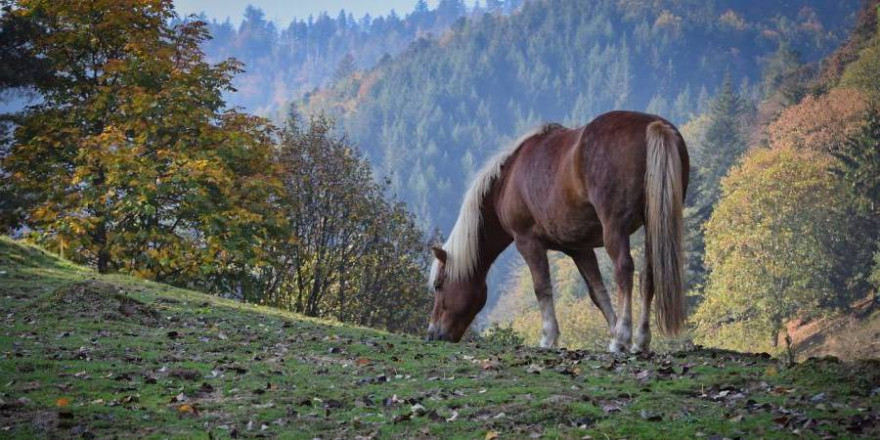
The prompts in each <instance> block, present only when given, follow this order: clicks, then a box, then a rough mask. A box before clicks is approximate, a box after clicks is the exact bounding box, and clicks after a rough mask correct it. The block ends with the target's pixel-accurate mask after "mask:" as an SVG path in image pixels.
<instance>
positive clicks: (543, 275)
mask: <svg viewBox="0 0 880 440" xmlns="http://www.w3.org/2000/svg"><path fill="white" fill-rule="evenodd" d="M516 248H517V250H519V253H520V254H522V256H523V259H524V260H525V261H526V264H528V266H529V270H530V271H531V273H532V282H533V283H534V285H535V296H537V297H538V305H539V306H540V307H541V320H542V321H543V324H542V326H541V332H542V335H541V347H544V348H551V347H556V344H557V342H559V323H558V322H557V321H556V310H555V309H554V307H553V283H552V281H551V279H550V264H549V263H548V261H547V248H546V247H544V246H543V245H542V244H541V243H539V242H538V241H537V240H534V239H527V238H520V237H517V239H516Z"/></svg>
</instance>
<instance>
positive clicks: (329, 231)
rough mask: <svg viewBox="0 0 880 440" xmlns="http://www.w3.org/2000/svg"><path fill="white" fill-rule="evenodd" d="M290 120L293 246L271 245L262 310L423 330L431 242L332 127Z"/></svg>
mask: <svg viewBox="0 0 880 440" xmlns="http://www.w3.org/2000/svg"><path fill="white" fill-rule="evenodd" d="M301 124H302V121H299V120H298V119H297V117H296V116H295V113H292V114H291V117H290V119H289V121H288V124H287V127H286V128H285V129H284V130H283V132H282V136H281V145H280V149H279V151H278V153H277V156H278V164H279V166H280V169H281V172H282V181H283V184H284V197H283V198H282V199H280V200H279V205H280V207H281V211H282V212H283V215H284V218H285V220H286V224H287V227H288V228H289V233H290V234H291V239H290V240H286V241H276V242H273V243H272V245H273V246H272V247H271V251H270V254H271V258H270V260H271V261H272V262H273V263H272V264H271V267H267V268H264V275H265V281H266V288H265V289H263V292H264V293H263V297H262V301H261V302H265V303H267V304H271V305H274V306H277V307H282V308H286V309H290V310H294V311H297V312H299V313H303V314H305V315H308V316H329V317H334V318H336V319H338V320H340V321H344V322H353V323H357V324H360V325H367V326H375V327H383V328H388V329H391V330H409V331H416V330H420V329H421V328H422V327H424V320H425V317H426V316H427V311H428V306H429V299H430V298H429V296H428V294H427V290H426V288H425V278H424V272H425V269H426V267H427V256H428V255H429V252H428V250H427V247H426V244H427V241H426V240H425V239H424V238H423V235H422V233H421V231H420V230H419V229H418V228H417V227H416V225H415V221H414V218H413V216H412V215H411V214H410V213H409V212H407V211H406V209H405V207H404V205H403V204H402V203H400V202H396V201H394V200H393V199H392V198H389V197H388V196H387V194H386V189H387V183H386V184H382V183H378V182H377V181H376V180H375V178H374V176H373V173H372V168H371V166H370V164H369V163H368V162H367V161H365V160H364V159H362V158H361V156H360V155H359V153H358V152H357V150H356V149H355V147H354V146H352V145H351V144H350V143H349V142H348V140H347V139H346V138H345V137H337V136H335V135H334V134H333V132H332V128H333V125H332V123H331V122H330V121H329V120H327V119H325V118H323V117H315V118H312V119H311V120H310V121H309V122H308V123H307V124H302V125H303V126H301Z"/></svg>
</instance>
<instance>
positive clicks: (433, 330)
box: [425, 324, 451, 341]
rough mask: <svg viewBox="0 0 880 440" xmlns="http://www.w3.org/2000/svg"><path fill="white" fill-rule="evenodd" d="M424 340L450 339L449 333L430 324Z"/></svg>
mask: <svg viewBox="0 0 880 440" xmlns="http://www.w3.org/2000/svg"><path fill="white" fill-rule="evenodd" d="M425 340H426V341H451V339H450V338H449V335H448V334H447V333H446V332H444V331H442V330H441V329H440V327H439V326H435V325H433V324H431V325H430V326H429V327H428V336H427V337H425Z"/></svg>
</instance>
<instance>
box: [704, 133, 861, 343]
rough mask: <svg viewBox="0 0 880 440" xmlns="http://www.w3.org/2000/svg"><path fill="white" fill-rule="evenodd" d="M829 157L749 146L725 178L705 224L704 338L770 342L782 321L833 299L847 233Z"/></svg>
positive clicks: (813, 312)
mask: <svg viewBox="0 0 880 440" xmlns="http://www.w3.org/2000/svg"><path fill="white" fill-rule="evenodd" d="M829 161H830V158H829V157H827V156H824V155H822V154H820V153H815V152H809V151H799V150H795V149H792V148H778V149H772V150H767V149H761V150H756V151H754V152H752V153H751V154H750V155H749V156H748V158H746V159H745V160H744V162H743V163H742V165H740V166H738V167H736V168H735V169H734V170H733V171H732V172H731V173H730V175H729V176H728V177H726V178H725V179H724V182H723V195H722V198H721V201H720V202H719V203H718V205H717V207H716V209H715V211H714V212H713V214H712V218H711V219H710V220H709V222H708V223H707V224H706V264H707V266H708V269H709V271H710V272H709V275H708V278H707V285H706V288H705V291H704V295H705V296H704V300H703V302H702V303H701V304H700V306H699V308H698V310H697V311H696V313H695V314H694V318H693V319H694V321H695V322H696V325H697V334H698V339H697V340H698V342H701V343H707V344H711V345H715V346H722V347H727V348H733V349H739V350H751V351H754V350H761V349H767V350H768V351H769V350H772V349H773V348H775V346H776V343H777V340H778V337H779V333H780V332H781V331H782V329H783V324H784V323H785V322H786V321H788V320H789V319H792V318H796V317H809V316H811V315H812V316H816V315H818V314H821V313H822V310H823V306H829V305H833V304H834V303H835V298H836V295H837V292H836V290H835V287H836V286H835V283H834V280H835V278H836V276H835V271H837V270H838V269H839V264H840V261H841V258H840V257H841V255H840V254H839V252H840V251H841V246H839V245H837V243H836V242H839V241H841V240H845V237H846V234H847V233H848V229H847V227H848V224H847V222H846V221H845V220H846V215H845V213H846V200H844V198H842V197H841V196H840V194H841V189H842V188H841V185H840V183H839V182H838V181H837V180H836V179H835V178H834V176H833V175H832V174H830V173H829V172H828V166H829Z"/></svg>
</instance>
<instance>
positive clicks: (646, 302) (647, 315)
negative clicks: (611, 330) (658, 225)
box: [631, 246, 654, 353]
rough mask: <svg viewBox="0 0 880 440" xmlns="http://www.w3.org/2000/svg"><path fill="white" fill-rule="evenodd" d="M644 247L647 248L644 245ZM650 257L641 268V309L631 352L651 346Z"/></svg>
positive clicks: (640, 350)
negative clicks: (643, 267)
mask: <svg viewBox="0 0 880 440" xmlns="http://www.w3.org/2000/svg"><path fill="white" fill-rule="evenodd" d="M645 249H649V248H648V246H645ZM652 270H653V268H652V267H651V260H650V258H645V269H644V270H642V277H641V278H642V279H641V282H640V283H639V284H640V287H641V290H642V311H641V313H640V314H639V323H638V325H637V326H636V336H635V343H634V344H633V346H632V349H631V350H632V352H633V353H642V352H648V351H650V346H651V301H652V300H653V299H654V276H653V273H652Z"/></svg>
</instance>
